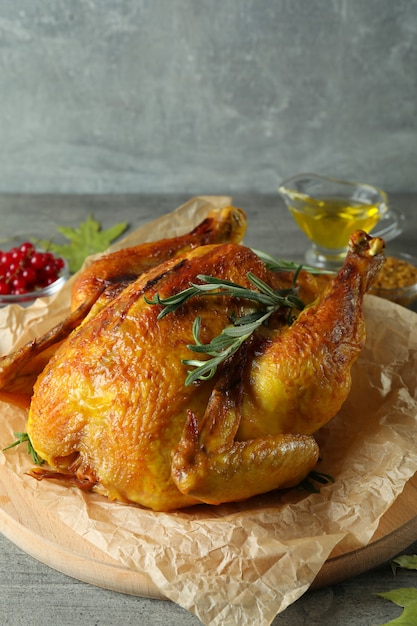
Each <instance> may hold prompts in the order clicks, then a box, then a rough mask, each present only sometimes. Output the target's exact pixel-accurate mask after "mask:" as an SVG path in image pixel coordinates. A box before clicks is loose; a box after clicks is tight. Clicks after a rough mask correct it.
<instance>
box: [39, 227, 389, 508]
mask: <svg viewBox="0 0 417 626" xmlns="http://www.w3.org/2000/svg"><path fill="white" fill-rule="evenodd" d="M382 247H383V244H382V242H381V240H375V239H370V238H369V237H367V236H366V235H365V233H360V234H357V235H356V236H355V237H354V238H353V239H352V242H351V251H350V252H349V255H348V259H347V261H346V264H345V266H344V268H343V269H342V270H341V272H340V273H339V275H338V276H337V277H336V279H335V280H334V281H333V282H332V283H331V285H330V286H329V288H328V290H327V291H326V293H325V296H324V297H323V298H320V299H319V301H318V302H317V303H315V304H312V305H311V307H309V308H308V309H307V310H305V312H303V313H302V314H301V315H300V317H299V318H298V320H297V321H296V322H295V323H294V324H293V325H292V326H290V327H283V326H282V325H281V324H280V323H279V319H278V321H277V320H276V323H275V324H274V325H273V327H272V328H265V329H262V330H261V331H260V332H258V333H256V334H255V335H254V337H253V338H252V340H251V341H249V342H248V343H247V344H246V345H244V347H243V348H242V349H241V350H240V351H239V352H238V353H237V354H236V355H235V356H234V357H233V358H231V359H230V361H229V362H226V363H225V364H224V367H222V368H219V371H218V374H217V375H216V376H215V377H214V379H212V380H209V381H204V382H198V383H195V384H193V385H191V386H189V387H186V386H185V385H184V381H185V376H186V367H185V366H184V365H183V364H182V363H181V360H182V359H189V358H194V357H193V353H191V352H190V351H189V349H188V348H187V345H188V344H192V343H194V339H193V335H192V322H193V320H194V319H195V317H196V316H197V315H200V316H201V319H202V334H201V337H200V339H201V341H203V342H208V341H209V340H210V339H212V338H213V337H215V336H216V335H218V334H219V333H220V332H221V330H222V328H224V326H226V325H228V324H229V323H230V320H231V317H232V316H233V315H236V314H237V315H240V314H243V313H244V312H247V311H248V309H249V305H248V303H247V302H244V301H237V300H233V299H230V298H226V297H221V296H218V297H215V298H193V299H192V300H190V301H189V302H188V303H187V304H186V305H184V306H183V307H182V308H181V309H179V310H178V311H176V312H175V313H172V314H170V315H167V316H166V317H164V318H162V319H160V320H158V319H157V316H158V313H159V310H160V307H159V306H155V305H149V304H147V303H146V302H145V300H144V298H143V294H146V295H147V297H148V298H152V296H153V295H154V294H155V293H158V294H159V295H160V296H161V297H167V296H169V295H172V294H174V293H178V292H179V291H181V290H183V289H185V288H187V287H188V285H189V283H190V282H196V281H198V279H197V276H198V275H199V274H208V275H213V276H217V277H219V278H225V279H227V280H232V281H235V282H238V283H240V284H242V285H244V286H248V287H249V286H250V284H249V282H248V279H247V277H246V274H247V272H248V271H251V272H253V273H254V274H256V275H257V276H259V277H260V278H262V279H263V280H265V281H267V282H268V281H269V282H270V283H271V284H272V285H273V286H276V283H277V282H278V278H277V276H276V275H275V274H273V273H270V272H268V271H267V270H266V269H265V267H264V265H263V264H262V262H261V261H260V260H259V259H258V258H257V257H256V255H255V254H254V253H253V252H252V251H251V250H249V249H248V248H246V247H244V246H241V245H237V244H220V245H213V246H203V247H199V248H196V249H194V250H191V251H189V252H187V253H186V254H184V255H182V256H179V257H176V258H174V259H170V260H169V261H167V262H165V263H163V264H162V265H160V266H158V267H157V268H154V269H153V270H151V272H150V273H148V274H145V275H143V276H142V277H141V278H139V279H138V280H137V281H135V282H134V283H132V284H131V285H130V286H128V287H127V288H126V289H125V290H124V291H123V292H122V293H121V294H120V295H119V296H118V297H117V298H115V299H114V300H113V301H111V302H110V303H109V304H107V306H105V307H104V308H103V309H101V310H100V311H99V312H98V313H97V314H96V315H92V316H90V317H89V318H88V319H87V320H86V321H85V322H84V323H83V324H82V326H80V327H79V328H78V329H77V330H75V331H74V332H73V333H72V334H71V335H70V337H69V338H68V339H67V340H66V341H65V342H64V343H63V344H62V346H61V347H60V348H59V350H58V352H57V353H56V355H55V356H54V357H53V358H52V359H51V360H50V362H49V363H48V364H47V366H46V367H45V370H44V371H43V373H42V374H41V375H40V377H39V378H38V381H37V383H36V385H35V390H34V396H33V398H32V402H31V408H30V412H29V419H28V424H27V432H28V434H29V436H30V439H31V441H32V444H33V446H34V448H35V450H36V451H37V452H38V454H39V455H40V456H41V457H42V458H44V459H45V460H46V461H47V462H48V464H49V465H50V466H51V468H52V469H54V470H56V471H57V472H62V473H64V474H66V473H68V474H74V475H75V476H76V477H77V478H79V479H83V478H87V479H88V480H89V481H91V483H92V484H96V488H97V489H98V490H99V491H101V492H102V493H104V494H106V495H108V496H109V497H110V498H113V499H120V500H122V501H126V502H134V503H138V504H141V505H143V506H146V507H150V508H153V509H156V510H170V509H175V508H179V507H184V506H189V505H192V504H195V503H198V502H207V503H211V504H217V503H220V502H228V501H236V500H241V499H244V498H248V497H250V496H252V495H256V494H258V493H263V492H266V491H269V490H271V489H275V488H280V487H287V486H291V485H295V484H297V483H298V482H299V481H300V480H302V479H303V478H304V477H305V476H306V475H307V474H308V472H309V471H311V469H312V468H313V467H314V465H315V463H316V461H317V458H318V447H317V444H316V442H315V440H314V438H313V437H312V436H311V433H312V432H313V431H314V430H315V429H316V428H318V427H319V426H320V425H322V424H323V423H325V422H326V421H328V420H330V419H331V418H332V417H333V416H334V414H335V413H336V412H337V410H338V408H339V407H340V405H341V403H342V402H343V401H344V399H345V398H346V396H347V393H348V391H349V388H350V374H349V372H350V367H351V365H352V363H353V361H354V360H355V358H356V357H357V356H358V354H359V352H360V350H361V349H362V346H363V341H364V330H363V317H362V298H363V294H364V293H365V290H366V288H367V286H368V282H369V281H370V280H371V278H372V275H373V274H374V273H375V272H376V271H377V270H378V269H379V267H380V265H381V264H382V262H383V254H382ZM251 306H253V305H251ZM324 336H326V337H328V339H327V340H325V341H324V343H325V344H326V347H325V348H323V337H324ZM287 362H288V365H286V363H287ZM335 365H336V366H337V367H336V370H335ZM312 373H313V374H312ZM294 380H295V381H296V384H294V382H293V381H294ZM307 388H308V390H307ZM304 390H305V394H304V395H303V393H302V392H303V391H304ZM319 397H320V402H318V401H317V400H316V398H319ZM297 403H300V411H299V412H297V409H296V407H297ZM281 405H282V406H281Z"/></svg>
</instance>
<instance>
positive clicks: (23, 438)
mask: <svg viewBox="0 0 417 626" xmlns="http://www.w3.org/2000/svg"><path fill="white" fill-rule="evenodd" d="M14 436H15V437H16V441H13V443H11V444H9V445H8V446H6V448H3V452H5V451H6V450H10V449H11V448H14V447H15V446H18V445H19V444H21V443H27V452H28V454H29V456H31V457H32V459H33V462H34V463H36V465H43V464H44V462H45V461H44V460H43V459H41V458H40V457H39V456H38V453H37V452H36V450H35V448H34V447H33V446H32V442H31V440H30V439H29V435H28V434H27V433H21V432H19V433H14Z"/></svg>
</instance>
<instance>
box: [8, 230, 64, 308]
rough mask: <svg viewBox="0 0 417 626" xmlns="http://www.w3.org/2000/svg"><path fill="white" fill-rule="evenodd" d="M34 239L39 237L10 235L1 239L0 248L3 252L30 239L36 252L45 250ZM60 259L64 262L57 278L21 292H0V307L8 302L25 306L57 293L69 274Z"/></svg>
mask: <svg viewBox="0 0 417 626" xmlns="http://www.w3.org/2000/svg"><path fill="white" fill-rule="evenodd" d="M36 239H37V240H39V237H38V238H35V237H31V236H28V237H18V236H16V237H11V238H10V239H7V240H1V242H0V248H1V250H2V251H3V252H7V251H9V250H11V249H12V248H14V247H18V246H19V245H20V244H21V243H23V242H24V241H30V242H32V243H33V245H34V246H35V250H36V252H45V250H44V249H43V248H41V247H40V246H37V245H36ZM62 260H63V263H64V265H63V268H62V269H61V271H60V272H59V275H58V278H57V279H56V280H55V281H54V282H53V283H51V284H50V285H47V286H46V287H41V288H39V289H35V290H33V291H28V292H26V293H23V294H7V295H6V294H0V307H4V306H7V305H8V304H20V305H21V306H24V307H26V306H29V305H31V304H32V303H33V302H34V301H35V300H37V298H42V297H47V296H52V295H53V294H55V293H57V292H58V291H59V290H60V289H61V288H62V287H63V286H64V284H65V283H66V281H67V280H68V277H69V274H70V272H69V267H68V263H67V262H66V260H65V259H62Z"/></svg>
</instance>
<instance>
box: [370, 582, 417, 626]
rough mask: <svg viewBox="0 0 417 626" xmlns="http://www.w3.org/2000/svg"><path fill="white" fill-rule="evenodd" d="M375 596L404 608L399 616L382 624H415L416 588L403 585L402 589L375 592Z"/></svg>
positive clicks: (388, 625) (416, 615) (391, 625)
mask: <svg viewBox="0 0 417 626" xmlns="http://www.w3.org/2000/svg"><path fill="white" fill-rule="evenodd" d="M377 596H380V597H381V598H385V600H390V601H391V602H394V604H396V605H397V606H401V607H403V609H404V611H403V612H402V614H401V615H400V617H397V618H396V619H393V620H391V621H390V622H386V623H385V624H383V625H382V626H413V625H414V624H417V589H415V588H414V587H405V588H403V589H394V590H392V591H386V592H384V593H377Z"/></svg>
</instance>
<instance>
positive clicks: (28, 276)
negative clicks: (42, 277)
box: [22, 267, 36, 286]
mask: <svg viewBox="0 0 417 626" xmlns="http://www.w3.org/2000/svg"><path fill="white" fill-rule="evenodd" d="M22 278H24V280H25V281H26V284H27V285H30V286H31V285H34V284H35V283H36V272H35V270H34V269H33V268H32V267H25V268H24V269H23V270H22Z"/></svg>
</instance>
